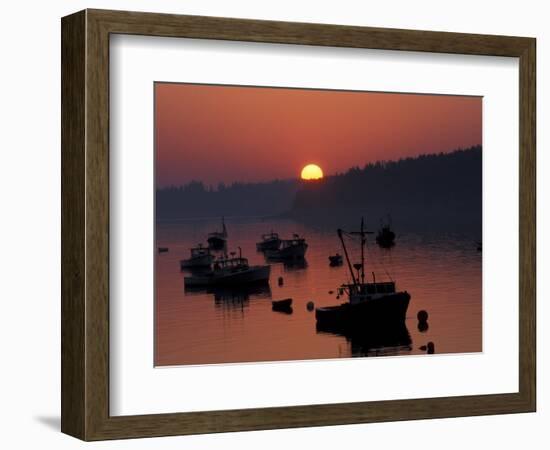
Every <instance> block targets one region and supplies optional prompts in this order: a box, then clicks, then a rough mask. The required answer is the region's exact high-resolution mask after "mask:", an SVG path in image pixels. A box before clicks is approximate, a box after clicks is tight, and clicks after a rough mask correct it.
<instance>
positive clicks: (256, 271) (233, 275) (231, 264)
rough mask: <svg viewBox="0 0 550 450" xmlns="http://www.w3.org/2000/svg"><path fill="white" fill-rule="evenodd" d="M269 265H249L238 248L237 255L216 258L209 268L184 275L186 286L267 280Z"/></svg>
mask: <svg viewBox="0 0 550 450" xmlns="http://www.w3.org/2000/svg"><path fill="white" fill-rule="evenodd" d="M270 271H271V266H268V265H265V266H250V265H249V264H248V259H246V258H243V257H242V255H241V252H240V248H239V256H238V257H235V256H231V257H227V255H225V256H223V257H221V258H219V259H217V260H215V261H214V263H213V264H212V268H211V270H209V271H207V272H204V273H201V274H196V275H192V276H188V277H184V284H185V286H186V287H195V286H205V287H207V286H239V285H245V284H249V283H257V282H261V281H268V280H269V274H270Z"/></svg>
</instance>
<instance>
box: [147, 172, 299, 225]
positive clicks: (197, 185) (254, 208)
mask: <svg viewBox="0 0 550 450" xmlns="http://www.w3.org/2000/svg"><path fill="white" fill-rule="evenodd" d="M298 187H299V183H298V180H274V181H270V182H264V183H241V182H237V183H233V184H230V185H225V184H223V183H220V184H219V185H218V186H217V187H211V186H206V185H205V184H204V183H202V182H200V181H192V182H190V183H188V184H186V185H184V186H171V187H166V188H163V189H158V190H157V192H156V217H157V219H160V220H169V219H183V218H199V217H201V218H202V217H220V216H227V217H230V216H270V215H274V214H280V213H282V212H284V211H288V210H289V209H290V208H291V206H292V202H293V201H294V196H295V194H296V191H297V189H298Z"/></svg>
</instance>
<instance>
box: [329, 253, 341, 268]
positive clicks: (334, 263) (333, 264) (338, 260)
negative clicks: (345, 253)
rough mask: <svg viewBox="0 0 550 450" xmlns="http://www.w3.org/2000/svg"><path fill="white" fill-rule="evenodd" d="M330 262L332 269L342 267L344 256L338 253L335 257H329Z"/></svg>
mask: <svg viewBox="0 0 550 450" xmlns="http://www.w3.org/2000/svg"><path fill="white" fill-rule="evenodd" d="M328 260H329V264H330V266H331V267H336V266H341V265H342V264H343V262H344V260H343V258H342V255H341V254H340V253H336V254H335V255H330V256H329V257H328Z"/></svg>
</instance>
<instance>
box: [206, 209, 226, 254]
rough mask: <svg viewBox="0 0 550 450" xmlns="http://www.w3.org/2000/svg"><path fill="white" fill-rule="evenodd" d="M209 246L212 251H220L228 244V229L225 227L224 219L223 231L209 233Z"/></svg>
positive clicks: (223, 221)
mask: <svg viewBox="0 0 550 450" xmlns="http://www.w3.org/2000/svg"><path fill="white" fill-rule="evenodd" d="M207 242H208V245H209V247H210V248H211V249H214V250H220V249H223V248H224V247H225V245H226V243H227V228H226V227H225V220H224V218H223V217H222V231H213V232H212V233H208V239H207Z"/></svg>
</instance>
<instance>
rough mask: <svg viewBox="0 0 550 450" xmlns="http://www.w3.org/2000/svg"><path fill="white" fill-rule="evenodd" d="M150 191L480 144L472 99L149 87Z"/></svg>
mask: <svg viewBox="0 0 550 450" xmlns="http://www.w3.org/2000/svg"><path fill="white" fill-rule="evenodd" d="M155 120H156V152H157V153H156V176H157V186H159V187H163V186H167V185H180V184H185V183H188V182H189V181H191V180H199V181H203V182H204V183H206V184H212V185H214V186H215V185H217V184H218V183H219V182H225V183H231V182H234V181H265V180H272V179H275V178H279V179H287V178H297V177H299V175H300V171H301V169H302V167H303V166H304V165H306V164H308V163H315V164H318V165H319V166H321V168H322V169H323V171H324V173H325V175H330V174H333V173H336V172H342V171H345V170H347V169H348V168H350V167H352V166H363V165H365V164H366V163H368V162H372V161H377V160H392V159H398V158H401V157H406V156H414V155H418V154H421V153H434V152H440V151H451V150H454V149H456V148H458V147H469V146H472V145H477V144H481V133H482V104H481V98H480V97H459V96H441V95H411V94H387V93H372V92H347V91H329V90H304V89H274V88H256V87H238V86H215V85H197V84H169V83H156V84H155Z"/></svg>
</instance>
